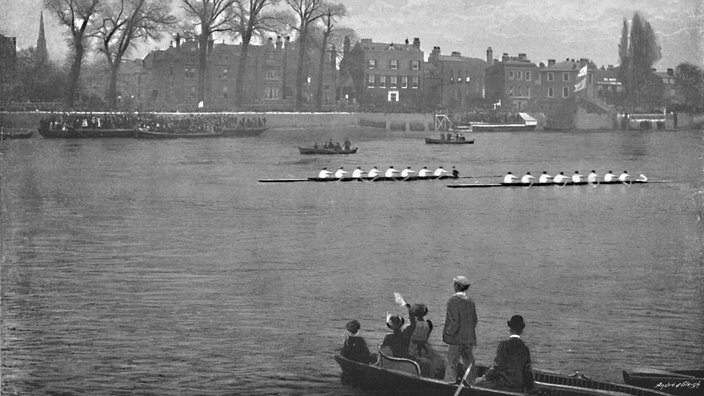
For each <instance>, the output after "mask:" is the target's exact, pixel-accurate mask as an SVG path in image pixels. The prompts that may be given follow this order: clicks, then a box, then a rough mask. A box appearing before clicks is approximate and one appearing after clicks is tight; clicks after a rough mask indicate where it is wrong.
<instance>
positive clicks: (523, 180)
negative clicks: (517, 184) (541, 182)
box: [521, 172, 535, 184]
mask: <svg viewBox="0 0 704 396" xmlns="http://www.w3.org/2000/svg"><path fill="white" fill-rule="evenodd" d="M533 179H535V178H534V177H533V176H532V175H531V174H530V172H526V174H525V175H523V177H522V178H521V183H523V184H532V183H533V181H532V180H533Z"/></svg>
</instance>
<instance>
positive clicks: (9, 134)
mask: <svg viewBox="0 0 704 396" xmlns="http://www.w3.org/2000/svg"><path fill="white" fill-rule="evenodd" d="M33 134H34V132H33V131H31V130H24V129H18V130H15V129H4V128H3V129H2V130H0V140H5V139H29V138H31V137H32V135H33Z"/></svg>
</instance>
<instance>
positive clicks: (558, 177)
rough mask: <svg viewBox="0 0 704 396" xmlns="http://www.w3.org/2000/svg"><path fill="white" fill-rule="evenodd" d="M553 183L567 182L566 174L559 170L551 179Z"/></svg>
mask: <svg viewBox="0 0 704 396" xmlns="http://www.w3.org/2000/svg"><path fill="white" fill-rule="evenodd" d="M552 180H553V181H554V182H555V183H567V180H569V179H568V178H567V176H565V173H564V172H560V174H559V175H555V177H554V178H553V179H552Z"/></svg>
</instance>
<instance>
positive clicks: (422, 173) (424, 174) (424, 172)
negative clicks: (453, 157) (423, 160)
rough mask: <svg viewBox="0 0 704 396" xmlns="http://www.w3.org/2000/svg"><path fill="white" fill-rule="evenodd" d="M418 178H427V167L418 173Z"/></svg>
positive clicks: (428, 172)
mask: <svg viewBox="0 0 704 396" xmlns="http://www.w3.org/2000/svg"><path fill="white" fill-rule="evenodd" d="M418 176H420V177H427V176H430V170H429V169H428V167H427V166H424V167H423V169H421V170H419V171H418Z"/></svg>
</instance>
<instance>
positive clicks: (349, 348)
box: [340, 336, 375, 364]
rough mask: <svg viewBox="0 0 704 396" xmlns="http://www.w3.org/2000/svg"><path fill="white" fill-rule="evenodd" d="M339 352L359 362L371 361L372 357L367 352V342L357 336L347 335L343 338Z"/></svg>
mask: <svg viewBox="0 0 704 396" xmlns="http://www.w3.org/2000/svg"><path fill="white" fill-rule="evenodd" d="M340 354H341V355H342V356H344V357H346V358H347V359H350V360H354V361H355V362H360V363H367V364H368V363H372V361H373V360H375V359H374V357H373V356H372V354H371V353H369V348H368V347H367V342H366V341H364V338H362V337H359V336H349V337H347V339H345V343H344V345H343V346H342V351H341V352H340Z"/></svg>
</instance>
